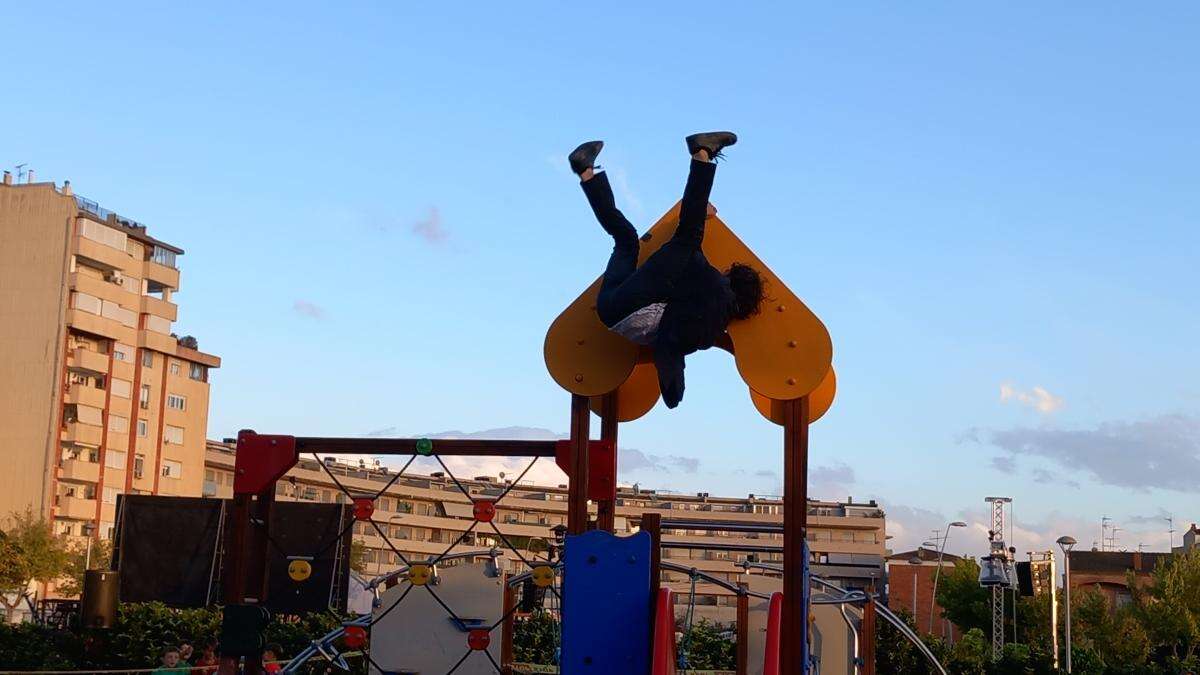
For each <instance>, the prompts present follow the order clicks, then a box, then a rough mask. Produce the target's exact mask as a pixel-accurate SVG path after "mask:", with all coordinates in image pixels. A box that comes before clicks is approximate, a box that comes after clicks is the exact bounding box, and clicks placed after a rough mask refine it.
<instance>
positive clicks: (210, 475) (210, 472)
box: [204, 469, 217, 482]
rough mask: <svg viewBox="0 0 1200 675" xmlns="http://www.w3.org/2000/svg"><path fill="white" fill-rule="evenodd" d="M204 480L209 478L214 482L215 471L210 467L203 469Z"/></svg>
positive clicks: (215, 477)
mask: <svg viewBox="0 0 1200 675" xmlns="http://www.w3.org/2000/svg"><path fill="white" fill-rule="evenodd" d="M204 480H211V481H213V482H216V480H217V472H216V471H213V470H212V469H205V470H204Z"/></svg>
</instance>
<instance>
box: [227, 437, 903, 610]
mask: <svg viewBox="0 0 1200 675" xmlns="http://www.w3.org/2000/svg"><path fill="white" fill-rule="evenodd" d="M234 459H235V455H234V444H233V442H232V439H229V440H227V441H226V442H217V441H209V443H208V454H207V458H206V470H205V480H204V489H203V494H204V495H205V496H208V497H219V498H230V497H232V496H233V470H234ZM326 466H327V467H328V468H329V470H330V471H331V472H333V473H334V474H335V475H336V476H337V477H338V480H339V481H340V482H341V483H342V484H343V485H345V486H346V488H347V489H348V490H350V491H351V492H352V493H354V494H364V495H365V494H374V493H376V492H378V491H379V490H380V489H381V488H382V487H384V486H385V485H387V483H388V482H389V481H392V479H394V478H396V477H395V475H394V473H391V472H389V471H388V470H387V469H386V468H384V467H377V466H368V465H362V466H360V465H358V464H347V463H344V462H341V461H335V460H334V459H333V458H327V459H326ZM456 477H457V478H458V479H459V481H460V482H461V483H462V485H463V486H464V487H465V488H466V489H467V490H468V491H469V492H471V494H472V495H478V496H479V497H496V496H498V495H499V494H500V493H501V492H502V491H504V489H505V488H506V487H507V486H508V484H507V483H505V482H503V481H502V480H500V479H499V478H496V477H491V476H456ZM468 479H469V480H468ZM276 496H277V498H278V499H280V500H285V501H291V500H304V501H313V502H330V503H332V502H342V501H344V497H343V493H342V491H341V490H340V489H339V488H338V486H337V485H336V484H335V483H334V482H333V480H331V479H330V477H329V475H328V474H327V473H326V472H325V470H324V469H322V468H321V466H320V465H319V464H318V463H317V461H316V460H315V459H313V458H301V459H300V462H299V463H298V464H297V465H296V466H295V467H293V468H292V470H291V471H289V472H288V473H287V475H286V476H285V477H284V478H283V479H281V480H280V481H279V483H278V484H277V488H276ZM616 509H617V510H616V525H617V531H618V532H624V533H628V532H635V531H637V528H638V526H639V525H640V522H641V518H642V514H643V513H659V514H661V516H662V518H663V520H664V521H702V522H706V523H710V522H727V523H730V524H731V525H732V524H742V525H745V524H749V523H753V524H766V525H782V524H783V512H782V510H783V502H782V501H781V500H780V499H778V498H763V497H756V496H754V495H750V496H748V497H745V498H732V497H712V496H709V495H707V494H703V493H702V494H699V495H695V494H688V495H682V494H673V493H665V492H656V491H653V490H641V489H632V488H621V489H619V490H618V494H617V507H616ZM496 511H497V512H496V518H495V521H494V522H495V523H496V525H497V527H498V528H499V529H500V531H501V532H503V533H504V535H505V536H506V537H507V538H508V539H509V541H510V542H512V543H513V544H514V545H516V546H517V547H518V548H520V549H521V552H522V555H524V556H525V557H526V558H527V559H532V556H534V555H543V554H544V552H545V551H546V548H547V545H548V544H549V543H550V542H553V541H554V538H555V533H554V531H553V529H554V528H555V527H556V526H559V525H565V524H566V519H567V489H566V486H565V485H557V486H542V485H530V484H525V483H521V484H519V485H516V486H514V487H513V488H512V489H511V491H510V492H509V493H508V494H507V495H506V496H505V497H504V498H503V500H501V501H500V502H499V503H498V504H497V509H496ZM374 520H375V521H377V522H378V523H380V524H381V526H382V527H383V528H384V529H385V531H386V532H387V533H388V535H389V539H390V540H391V544H392V545H393V546H395V547H396V549H397V550H399V551H400V552H401V553H403V554H404V555H405V556H406V557H409V558H427V557H431V556H436V555H437V554H440V553H441V552H442V551H444V550H446V548H447V547H449V546H450V544H451V543H452V542H454V541H456V540H457V539H458V538H459V537H460V536H462V535H463V533H464V532H466V531H467V530H468V529H469V528H470V526H471V524H472V521H473V517H472V514H471V503H470V501H469V500H468V499H467V497H466V496H465V495H464V494H463V493H462V491H461V490H459V488H458V487H457V486H456V485H455V484H454V482H453V480H452V479H451V478H450V477H448V476H444V475H441V474H437V473H435V474H432V475H417V474H410V473H407V472H406V473H405V474H404V475H403V476H401V477H400V478H398V479H396V480H395V482H393V483H392V485H391V487H390V488H388V490H387V491H386V492H385V493H384V494H383V495H382V496H381V498H380V499H379V500H378V501H377V502H376V510H375V515H374ZM885 529H886V528H885V518H884V513H883V511H882V510H881V509H880V508H879V507H878V506H877V505H876V504H875V503H874V502H870V503H865V504H856V503H852V502H850V501H847V502H823V501H810V502H809V533H808V540H809V548H810V550H811V552H812V556H813V563H814V571H815V572H816V573H818V574H822V575H823V576H825V577H827V578H830V579H832V580H835V581H838V582H839V583H841V584H842V585H843V586H845V587H853V588H874V589H876V590H878V591H880V592H882V590H883V573H884V556H885V538H886V533H885ZM354 538H355V539H356V540H359V541H361V542H363V543H364V544H365V546H366V556H365V560H366V575H367V576H374V575H377V574H382V573H386V572H388V571H391V570H393V569H396V567H397V566H398V565H399V564H400V559H399V557H398V556H396V554H395V552H393V551H392V550H391V548H390V547H389V546H388V544H387V542H385V541H384V539H383V538H382V537H380V536H379V534H378V532H377V531H376V530H375V529H374V528H373V527H372V526H370V525H368V524H365V523H356V524H355V525H354ZM782 539H783V535H782V534H781V533H739V532H733V531H722V530H717V531H701V530H686V529H683V530H678V529H677V530H669V531H668V530H665V529H664V532H663V541H664V542H666V543H698V544H701V545H703V544H707V543H717V542H720V543H727V544H741V545H745V546H750V547H761V548H762V550H761V551H760V552H758V553H755V554H754V555H757V558H758V560H759V561H761V562H764V563H768V564H769V563H772V562H774V563H781V561H782V550H781V549H782V544H783V541H782ZM493 546H496V547H499V548H501V549H505V548H506V547H505V544H504V542H503V541H500V539H499V537H497V536H496V534H495V532H494V531H493V530H491V528H489V527H483V526H480V527H476V528H475V530H474V531H473V532H471V533H470V534H468V535H467V536H466V538H465V539H464V540H463V542H462V544H460V545H459V548H458V549H456V550H469V549H471V548H475V549H480V548H489V547H493ZM748 554H749V552H730V551H720V550H710V549H705V548H696V549H690V550H689V549H673V548H669V547H667V546H665V547H664V549H663V552H662V556H663V560H664V561H667V562H672V563H677V564H679V565H683V566H685V567H687V568H695V569H697V570H700V571H702V572H705V573H708V574H711V575H713V576H716V577H718V578H721V579H725V580H728V581H734V582H736V581H738V580H739V577H741V576H742V575H744V574H745V570H744V569H743V568H742V567H741V565H740V563H741V562H742V561H743V560H745V558H746V556H747V555H748ZM504 558H505V560H504V561H503V564H504V565H505V566H506V567H508V568H510V569H518V568H520V567H522V565H521V563H520V561H519V560H518V559H517V558H516V557H515V556H513V555H512V554H511V553H508V552H507V551H506V552H505V555H504ZM664 578H665V579H666V580H667V581H668V582H669V584H670V585H671V586H672V587H674V588H675V589H676V590H677V591H680V592H683V593H686V592H688V590H689V588H690V581H689V576H688V574H687V573H685V572H668V573H666V574H665V575H664ZM697 594H698V595H700V596H703V599H702V600H700V601H698V602H699V604H703V605H706V606H710V607H711V606H716V607H719V608H721V609H722V610H727V611H718V612H706V614H708V615H710V617H711V618H718V619H723V620H729V619H731V617H732V614H731V613H732V612H733V611H734V604H735V599H734V597H733V596H731V595H730V594H729V593H728V592H726V591H724V590H723V589H720V588H719V587H717V586H715V585H712V584H704V583H702V584H700V585H699V586H698V593H697ZM725 614H729V616H725Z"/></svg>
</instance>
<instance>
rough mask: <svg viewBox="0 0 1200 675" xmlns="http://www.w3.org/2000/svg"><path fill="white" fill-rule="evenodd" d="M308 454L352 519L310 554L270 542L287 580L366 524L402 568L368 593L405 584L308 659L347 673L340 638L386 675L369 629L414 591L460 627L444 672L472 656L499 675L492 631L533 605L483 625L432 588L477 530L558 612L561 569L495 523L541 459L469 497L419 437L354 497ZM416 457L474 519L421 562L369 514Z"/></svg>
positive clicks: (318, 644)
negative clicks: (389, 472) (425, 460)
mask: <svg viewBox="0 0 1200 675" xmlns="http://www.w3.org/2000/svg"><path fill="white" fill-rule="evenodd" d="M312 456H313V457H314V458H315V459H316V460H317V464H318V465H320V466H321V468H322V469H324V471H325V473H326V474H328V476H329V478H330V479H331V480H332V481H333V483H334V485H336V486H337V489H338V490H340V491H341V492H342V493H343V494H344V495H345V496H346V498H347V499H348V500H349V501H350V504H352V514H353V518H351V519H350V521H349V523H348V524H347V526H346V527H345V528H344V529H342V530H341V531H340V532H339V533H338V536H337V537H335V538H334V539H333V540H332V541H330V542H327V543H325V544H323V545H322V546H321V547H320V548H318V549H317V550H316V551H315V552H314V553H313V554H311V555H288V554H287V553H286V552H284V551H283V550H282V549H280V547H279V546H278V544H277V543H276V542H275V541H274V540H271V539H270V538H268V539H269V541H270V543H271V545H272V546H275V548H276V549H277V550H279V551H280V553H281V554H282V555H284V556H285V557H287V558H288V559H289V560H290V561H291V562H290V563H289V566H288V574H289V576H290V577H291V578H292V580H293V581H294V582H296V583H303V582H304V581H305V580H306V579H307V578H308V577H309V575H310V574H311V572H312V568H311V565H310V563H309V561H311V560H313V559H316V558H317V557H319V556H320V555H322V554H323V553H325V552H326V551H328V550H329V548H331V547H332V546H334V545H336V544H337V543H338V542H340V541H342V538H343V537H344V536H345V534H346V532H347V531H349V530H350V529H351V528H352V527H353V526H354V525H355V524H356V523H368V524H369V525H370V526H371V528H372V529H374V531H375V532H376V533H377V534H378V535H379V537H380V538H381V539H382V540H383V542H384V544H385V545H386V546H387V548H388V549H390V550H391V551H392V553H393V554H394V555H395V556H396V558H397V559H399V560H400V562H401V564H402V567H401V568H400V570H398V571H396V572H393V573H390V574H387V575H384V576H383V577H380V578H379V579H376V581H374V582H372V584H371V589H372V590H374V588H376V587H377V586H376V584H378V583H379V581H381V580H382V582H383V585H384V587H385V588H389V589H390V588H393V587H395V586H397V585H399V584H404V585H405V588H404V590H403V591H402V592H401V593H400V596H399V597H398V598H396V600H395V601H394V602H392V603H391V604H390V605H389V606H388V607H387V608H386V609H384V610H383V611H382V612H374V613H373V614H372V615H369V616H362V617H359V618H357V619H354V620H351V621H347V622H346V623H345V624H344V625H343V626H342V628H340V629H338V630H336V631H334V632H333V633H330V634H329V635H326V636H325V637H323V638H321V639H319V640H314V641H313V643H312V647H311V648H310V651H311V655H312V656H321V657H324V658H325V659H326V660H327V661H329V662H330V663H332V664H334V665H335V666H338V667H340V668H343V669H347V670H348V666H347V664H346V662H345V659H344V658H342V654H341V653H339V652H338V651H337V647H336V645H335V642H336V640H337V639H338V638H341V640H342V642H343V644H344V646H345V647H347V648H349V649H353V650H361V652H362V654H363V656H364V657H365V658H366V660H367V662H368V663H369V664H370V666H372V667H373V668H374V669H375V670H376V671H378V672H381V673H387V672H390V671H389V669H387V668H384V667H382V666H381V665H380V664H379V663H377V662H376V661H375V659H374V658H372V656H371V651H370V638H371V631H372V628H373V627H374V626H375V624H377V623H379V622H380V621H381V620H382V619H383V618H384V617H386V616H387V615H388V614H390V613H391V612H392V611H393V610H395V609H396V608H397V607H398V606H400V605H401V604H402V603H403V602H404V601H405V600H406V599H407V598H408V597H409V596H410V595H411V594H412V593H414V592H416V593H428V594H429V595H430V596H431V597H432V598H433V600H434V601H435V602H436V604H437V605H438V606H440V607H441V609H442V610H443V611H445V613H446V616H447V617H448V618H449V619H450V620H451V621H452V622H453V623H454V625H455V626H457V627H458V628H459V630H460V631H461V632H462V633H463V635H464V638H465V639H464V640H463V654H462V656H461V657H460V658H459V659H457V661H455V662H453V663H452V664H451V665H450V666H449V669H448V670H447V671H446V675H452V673H454V672H455V671H457V670H458V669H459V668H460V667H462V665H463V664H464V663H466V662H467V661H468V660H469V659H472V658H477V659H486V660H487V661H489V662H490V663H491V666H492V668H494V669H495V672H497V673H499V674H500V675H503V673H504V670H503V668H501V666H500V664H499V663H497V661H496V659H495V657H493V656H492V654H491V653H490V652H489V651H488V647H489V646H490V645H491V642H492V638H493V634H494V632H495V631H496V629H497V628H499V627H501V626H502V625H504V623H505V622H506V621H508V620H509V619H510V618H511V617H512V616H513V615H514V614H515V613H516V612H517V610H518V609H520V608H521V606H522V604H525V605H527V606H528V605H529V604H531V603H530V602H529V600H530V599H526V602H524V603H521V602H514V603H513V604H512V607H511V608H509V609H508V610H507V611H505V612H504V613H503V615H502V616H501V617H500V619H499V620H497V621H496V622H494V623H492V624H491V625H486V624H480V622H479V621H478V620H474V619H466V620H464V619H463V618H462V617H460V616H459V614H458V613H456V612H455V610H454V608H453V607H451V606H450V604H448V603H447V602H445V601H444V600H443V598H442V597H441V596H440V595H439V594H438V592H437V591H436V590H435V589H434V586H436V585H438V583H439V577H438V575H437V569H438V565H439V564H440V563H442V562H443V561H446V562H449V560H450V559H453V557H454V553H455V549H457V548H458V547H459V546H460V545H461V544H462V543H463V542H464V541H465V540H466V538H467V537H468V535H470V534H471V533H472V532H477V531H479V530H490V533H489V534H493V533H494V534H495V536H496V538H497V539H498V540H499V541H500V542H502V543H503V550H507V551H511V552H512V554H513V557H514V558H515V560H517V561H520V563H521V565H523V566H524V567H525V568H526V569H527V571H528V575H527V577H528V578H529V579H530V580H531V581H532V586H534V587H535V588H537V589H545V590H546V591H548V592H550V593H552V594H553V596H554V598H555V599H556V600H557V603H556V605H557V607H558V608H560V609H561V604H562V595H561V593H560V588H559V584H560V577H561V575H560V574H559V570H560V566H559V565H558V564H556V563H555V562H554V561H553V560H552V559H550V558H549V557H542V556H540V555H538V554H536V553H534V552H533V551H525V552H524V553H523V552H522V551H521V549H520V548H518V547H517V546H516V545H515V544H514V543H513V542H512V540H511V539H510V538H509V537H508V536H507V535H505V534H504V532H502V531H501V530H500V528H499V527H498V526H497V525H496V522H495V518H496V506H497V504H499V503H500V502H501V501H502V500H503V499H504V498H505V497H507V496H508V494H509V493H510V492H511V491H512V489H513V488H514V487H515V486H516V485H517V484H518V483H520V482H521V480H523V479H524V478H525V476H526V474H528V473H529V471H530V470H531V469H532V468H533V467H534V465H535V464H537V461H538V459H540V458H539V457H534V458H533V459H532V460H531V461H530V462H529V465H528V466H526V467H525V469H524V470H523V471H522V472H521V473H520V475H518V476H517V478H516V480H513V481H512V482H510V483H509V484H508V485H506V486H505V487H504V489H503V490H502V491H501V492H500V494H499V495H497V496H495V497H490V496H488V497H481V496H479V495H474V494H471V492H470V491H469V490H468V489H467V488H466V486H464V485H463V483H462V482H461V481H460V480H459V479H458V477H457V476H455V475H454V472H453V471H451V470H450V467H449V466H447V465H446V463H445V462H444V461H442V458H441V457H439V456H438V454H437V451H436V447H435V445H434V443H433V441H431V440H429V439H421V440H420V441H418V442H417V444H416V453H415V454H414V455H413V456H412V457H410V458H409V460H408V461H407V462H405V464H404V466H403V467H401V469H400V470H399V471H397V472H396V473H395V474H394V475H393V476H392V478H391V480H389V481H388V482H387V483H386V484H385V485H384V486H383V487H381V488H380V489H379V490H376V491H374V492H367V493H358V494H356V493H354V492H352V491H351V490H350V489H349V488H347V487H346V485H345V484H344V483H343V482H342V481H341V480H340V479H339V478H338V477H337V475H336V474H335V473H334V472H333V471H331V470H330V468H329V467H328V466H327V465H326V463H325V462H323V461H321V458H320V456H319V455H318V453H316V452H314V453H312ZM418 457H432V458H433V459H434V460H436V461H437V463H438V464H439V465H440V466H441V469H442V471H444V472H445V475H446V476H447V477H448V478H449V479H450V480H451V482H452V483H453V484H454V485H455V487H456V488H457V489H458V490H459V491H460V492H461V493H462V494H463V495H464V496H465V497H466V498H467V500H468V501H470V503H471V514H472V517H473V520H472V522H471V524H470V525H469V526H468V527H467V528H466V529H465V530H464V531H463V532H462V533H461V534H460V535H459V536H458V537H457V538H456V539H454V540H453V541H452V542H451V543H450V545H449V546H447V547H446V548H445V549H444V550H443V551H441V552H440V553H438V554H437V555H435V556H433V557H431V558H427V559H423V560H410V559H409V557H408V556H406V555H405V554H404V553H403V552H402V551H401V550H400V549H399V548H398V547H397V546H396V545H395V544H394V543H393V542H392V538H391V536H390V535H389V533H388V528H386V527H383V526H382V525H381V523H380V522H378V521H376V520H374V519H373V517H372V516H373V515H374V512H375V503H376V501H377V500H378V499H379V498H380V497H382V496H384V494H385V493H386V492H387V491H388V489H390V488H391V487H392V486H393V485H394V484H395V483H396V481H397V480H399V479H400V478H401V477H402V476H403V475H404V474H405V472H406V471H407V470H408V469H409V467H411V466H412V464H413V462H414V461H415V460H416V459H417V458H418ZM500 550H501V547H493V548H492V550H491V552H490V554H491V556H492V559H493V560H495V558H496V557H497V556H498V554H499V551H500ZM523 576H525V575H523ZM539 595H540V594H539ZM377 597H378V596H377ZM376 603H378V599H377V600H376ZM378 606H379V605H378V604H376V608H378ZM559 639H561V638H559ZM478 654H482V656H478ZM306 659H307V657H305V659H299V658H298V659H296V660H293V662H292V663H291V664H289V665H288V667H286V668H285V669H284V671H283V672H296V670H297V668H299V666H300V665H301V664H302V663H303V661H304V660H306Z"/></svg>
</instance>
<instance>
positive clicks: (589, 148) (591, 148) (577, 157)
mask: <svg viewBox="0 0 1200 675" xmlns="http://www.w3.org/2000/svg"><path fill="white" fill-rule="evenodd" d="M603 148H604V141H588V142H587V143H581V144H580V145H579V147H578V148H575V149H574V150H572V151H571V154H569V155H567V161H568V162H570V163H571V171H572V172H574V173H575V174H582V173H583V172H584V171H587V170H588V169H591V168H593V167H594V166H595V165H596V156H597V155H599V154H600V150H601V149H603Z"/></svg>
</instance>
